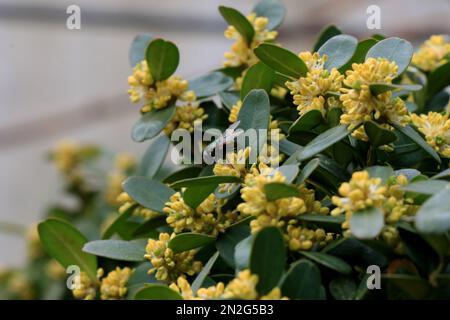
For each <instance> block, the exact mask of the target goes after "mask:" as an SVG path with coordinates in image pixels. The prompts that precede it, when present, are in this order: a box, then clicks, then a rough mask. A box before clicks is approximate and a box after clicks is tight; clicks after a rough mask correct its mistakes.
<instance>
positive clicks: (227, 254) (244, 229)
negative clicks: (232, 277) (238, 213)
mask: <svg viewBox="0 0 450 320" xmlns="http://www.w3.org/2000/svg"><path fill="white" fill-rule="evenodd" d="M249 235H250V227H249V226H248V225H246V224H239V225H236V226H234V227H231V228H228V229H227V230H226V231H225V232H223V233H220V234H219V236H218V237H217V241H216V248H217V250H218V251H219V253H220V256H221V257H222V259H223V260H225V262H226V263H227V264H228V265H229V266H230V267H232V268H235V263H234V253H235V249H236V245H237V244H238V243H239V242H241V241H242V240H243V239H245V238H246V237H248V236H249Z"/></svg>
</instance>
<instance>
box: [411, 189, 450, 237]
mask: <svg viewBox="0 0 450 320" xmlns="http://www.w3.org/2000/svg"><path fill="white" fill-rule="evenodd" d="M435 182H437V181H435ZM415 225H416V228H417V230H419V231H420V232H423V233H444V232H446V231H447V230H449V229H450V189H449V188H448V186H447V187H445V188H444V189H442V190H441V191H439V192H438V193H436V194H435V195H434V196H432V197H431V198H430V199H428V200H427V201H426V202H425V203H424V204H423V205H422V206H421V207H420V209H419V211H418V212H417V215H416V223H415Z"/></svg>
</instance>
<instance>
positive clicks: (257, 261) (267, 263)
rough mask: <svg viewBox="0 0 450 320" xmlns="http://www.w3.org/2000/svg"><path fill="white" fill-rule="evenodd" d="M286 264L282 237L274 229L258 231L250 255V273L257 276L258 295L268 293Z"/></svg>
mask: <svg viewBox="0 0 450 320" xmlns="http://www.w3.org/2000/svg"><path fill="white" fill-rule="evenodd" d="M285 263H286V248H285V246H284V239H283V235H282V234H281V232H280V230H278V228H276V227H267V228H264V229H262V230H261V231H259V232H258V233H257V234H256V236H255V240H254V242H253V246H252V250H251V255H250V271H251V272H252V274H256V275H257V276H258V279H259V280H258V284H257V285H256V290H257V291H258V293H259V294H260V295H263V294H266V293H268V292H269V291H270V290H271V289H272V288H274V287H275V286H276V285H277V284H278V282H279V281H280V278H281V276H282V275H283V272H284V265H285Z"/></svg>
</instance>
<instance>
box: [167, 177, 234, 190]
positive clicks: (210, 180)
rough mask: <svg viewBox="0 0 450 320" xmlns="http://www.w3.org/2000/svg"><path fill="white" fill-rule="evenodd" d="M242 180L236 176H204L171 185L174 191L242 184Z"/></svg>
mask: <svg viewBox="0 0 450 320" xmlns="http://www.w3.org/2000/svg"><path fill="white" fill-rule="evenodd" d="M240 181H241V179H239V178H238V177H235V176H204V177H197V178H191V179H183V180H179V181H176V182H174V183H172V184H171V185H170V187H171V188H173V189H181V188H193V187H201V186H204V185H210V184H213V185H215V186H218V185H219V184H221V183H233V182H240Z"/></svg>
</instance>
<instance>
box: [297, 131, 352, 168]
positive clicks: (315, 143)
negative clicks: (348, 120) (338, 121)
mask: <svg viewBox="0 0 450 320" xmlns="http://www.w3.org/2000/svg"><path fill="white" fill-rule="evenodd" d="M350 133H351V131H349V130H348V129H347V126H345V125H339V126H337V127H333V128H331V129H328V130H327V131H325V132H323V133H321V134H320V135H318V136H317V137H316V138H314V139H313V140H312V141H311V142H310V143H308V144H307V145H306V146H305V147H304V148H303V149H302V150H301V151H300V153H299V155H298V157H297V160H298V161H300V162H301V161H303V160H306V159H308V158H311V157H312V156H314V155H316V154H318V153H319V152H321V151H323V150H325V149H327V148H328V147H330V146H332V145H333V144H335V143H337V142H339V141H341V140H342V139H344V138H345V137H346V136H348V135H349V134H350Z"/></svg>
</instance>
